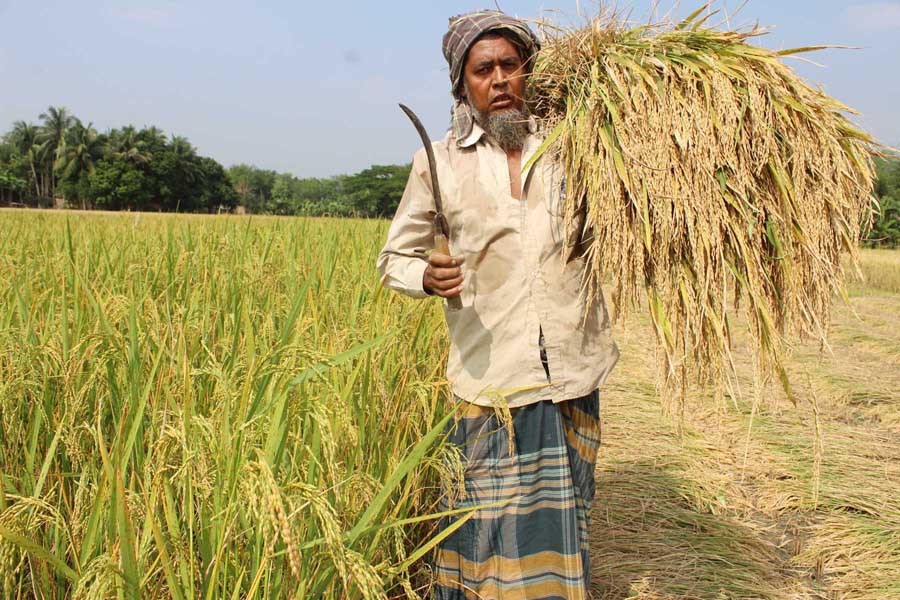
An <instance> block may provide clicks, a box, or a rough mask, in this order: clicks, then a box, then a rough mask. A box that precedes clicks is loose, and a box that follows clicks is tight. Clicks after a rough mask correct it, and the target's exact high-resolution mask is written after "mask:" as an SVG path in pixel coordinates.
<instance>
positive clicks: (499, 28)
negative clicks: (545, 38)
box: [443, 10, 541, 99]
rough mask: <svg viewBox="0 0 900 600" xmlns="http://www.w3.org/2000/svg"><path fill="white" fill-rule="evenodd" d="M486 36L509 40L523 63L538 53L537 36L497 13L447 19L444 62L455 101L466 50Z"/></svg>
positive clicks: (481, 11) (476, 12)
mask: <svg viewBox="0 0 900 600" xmlns="http://www.w3.org/2000/svg"><path fill="white" fill-rule="evenodd" d="M488 32H497V33H500V34H501V35H503V34H505V35H508V36H510V37H512V38H513V42H514V43H515V44H516V45H517V46H519V47H520V48H522V49H523V50H524V56H523V57H522V58H523V59H525V60H528V59H530V58H531V57H532V56H534V54H535V53H536V52H537V51H538V50H540V48H541V43H540V42H539V41H538V39H537V36H535V35H534V32H532V31H531V28H530V27H528V25H526V24H525V23H524V22H523V21H520V20H519V19H516V18H513V17H510V16H509V15H507V14H504V13H502V12H500V11H499V10H478V11H475V12H470V13H466V14H463V15H457V16H455V17H451V18H450V27H449V29H448V30H447V33H445V34H444V43H443V51H444V58H446V59H447V63H449V65H450V83H451V84H452V86H453V88H452V91H453V95H454V96H455V97H456V98H457V99H459V93H460V91H461V89H462V81H463V65H464V64H465V62H466V55H467V54H468V53H469V49H470V48H471V47H472V45H473V44H474V43H475V42H476V41H477V40H478V38H479V37H480V36H482V35H484V34H485V33H488Z"/></svg>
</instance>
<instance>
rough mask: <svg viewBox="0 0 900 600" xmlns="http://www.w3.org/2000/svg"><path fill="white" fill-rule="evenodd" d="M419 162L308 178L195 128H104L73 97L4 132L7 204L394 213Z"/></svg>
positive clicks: (2, 174) (1, 179) (2, 185)
mask: <svg viewBox="0 0 900 600" xmlns="http://www.w3.org/2000/svg"><path fill="white" fill-rule="evenodd" d="M409 169H410V167H409V165H406V166H397V165H384V166H382V165H374V166H372V167H370V168H368V169H365V170H364V171H361V172H359V173H356V174H354V175H339V176H336V177H330V178H322V179H319V178H298V177H295V176H293V175H290V174H288V173H276V172H275V171H270V170H265V169H259V168H257V167H254V166H251V165H237V166H233V167H231V168H229V169H227V170H226V169H225V168H224V167H222V165H221V164H219V163H218V162H216V161H215V160H213V159H212V158H208V157H205V156H200V155H198V154H197V151H196V149H195V148H194V147H193V146H192V145H191V143H190V142H189V141H188V139H187V138H185V137H182V136H177V135H172V136H170V137H167V136H166V135H165V134H164V133H163V131H162V130H161V129H159V128H158V127H154V126H150V127H144V128H141V129H138V128H136V127H134V126H132V125H127V126H125V127H121V128H117V129H111V130H109V131H107V132H104V133H100V132H98V131H97V130H96V128H94V126H93V124H91V123H88V124H85V123H84V122H83V121H82V120H81V119H79V118H78V117H76V116H75V115H73V114H72V113H71V112H69V111H68V110H67V109H66V108H63V107H54V106H51V107H49V108H48V109H47V110H46V111H45V112H43V113H41V114H40V115H39V116H38V122H36V123H32V122H26V121H17V122H16V123H14V124H13V126H12V128H11V129H10V130H9V131H8V132H6V134H5V135H3V136H2V137H0V205H25V206H39V207H51V206H57V207H60V206H65V207H69V208H83V209H92V208H93V209H104V210H144V211H148V210H149V211H167V212H168V211H173V212H174V211H178V212H222V211H232V210H235V209H236V208H238V207H240V210H242V211H243V212H249V213H255V214H277V215H311V216H317V215H332V216H364V217H390V216H392V215H393V214H394V211H395V210H396V208H397V205H398V204H399V202H400V196H401V195H402V194H403V189H404V186H405V185H406V179H407V177H408V175H409Z"/></svg>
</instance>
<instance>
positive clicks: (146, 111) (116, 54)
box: [0, 0, 900, 177]
mask: <svg viewBox="0 0 900 600" xmlns="http://www.w3.org/2000/svg"><path fill="white" fill-rule="evenodd" d="M498 1H499V5H500V7H501V8H503V10H505V11H506V12H508V13H512V14H517V15H519V16H522V17H530V18H538V17H540V16H541V15H544V16H550V17H554V18H556V19H557V20H559V19H560V18H562V19H564V20H565V19H567V20H569V21H570V22H571V21H572V20H573V19H575V18H577V12H578V10H579V5H578V4H577V3H576V2H575V1H574V0H557V1H556V2H555V3H551V2H549V1H548V0H544V1H543V2H535V1H511V0H510V1H506V0H498ZM650 4H651V2H650V0H641V1H638V0H634V1H632V2H623V1H620V2H618V4H617V6H618V7H619V8H623V9H630V10H631V11H632V16H633V18H635V19H645V18H646V15H647V14H648V7H649V6H650ZM699 4H700V2H699V0H698V1H697V2H689V1H684V2H682V8H681V9H680V13H681V14H682V15H683V14H686V13H687V12H690V10H691V9H693V8H694V7H696V6H699ZM740 4H741V2H738V1H737V0H729V1H726V2H723V3H720V6H722V7H724V8H725V9H727V10H734V9H736V8H737V7H738V6H739V5H740ZM661 5H662V10H661V11H660V12H665V10H667V9H668V8H671V7H672V6H673V2H671V1H668V2H667V1H666V0H662V2H661ZM493 6H494V0H487V1H483V2H473V1H468V0H466V1H459V2H441V3H436V2H435V3H429V2H421V1H412V0H401V1H390V2H360V1H354V0H344V1H342V2H328V1H321V0H320V1H317V2H302V1H300V2H264V1H259V2H232V1H229V0H224V1H207V0H194V1H191V2H149V1H130V2H129V1H119V2H112V1H105V2H104V1H92V0H83V1H81V2H71V1H65V2H62V1H58V2H57V1H49V0H29V1H23V0H0V131H6V130H8V129H9V127H10V126H11V124H12V123H13V122H14V121H16V120H20V119H23V120H31V121H35V120H37V116H38V114H39V113H40V112H42V111H43V110H44V109H46V107H47V106H48V105H50V104H53V105H56V106H59V105H61V106H66V107H67V108H69V109H70V110H71V111H73V112H74V113H75V114H76V115H77V116H79V117H80V118H82V119H83V120H84V121H92V122H93V123H94V125H95V126H96V127H97V128H98V129H100V130H106V129H108V128H110V127H117V126H121V125H124V124H128V123H132V124H135V125H138V126H140V125H145V124H147V125H150V124H152V125H157V126H158V127H161V128H162V129H163V130H165V131H166V132H168V133H175V134H178V135H184V136H187V137H188V138H189V139H190V140H191V142H193V143H194V145H195V146H197V149H198V150H199V152H201V153H202V154H204V155H208V156H212V157H213V158H215V159H217V160H219V161H220V162H222V163H223V164H225V165H226V166H228V165H232V164H236V163H240V162H246V163H252V164H256V165H257V166H260V167H264V168H269V169H275V170H278V171H286V172H291V173H294V174H296V175H298V176H317V177H321V176H329V175H335V174H339V173H349V172H355V171H358V170H361V169H363V168H365V167H367V166H369V165H371V164H393V163H404V162H407V161H408V160H409V159H410V157H411V155H412V153H413V152H414V151H415V149H416V147H417V146H418V145H419V142H418V139H417V137H416V134H415V131H414V130H413V129H412V127H411V125H410V124H409V122H408V121H407V120H406V117H405V116H404V115H403V114H402V113H401V112H400V110H399V109H398V108H397V102H404V103H406V104H408V105H409V106H411V107H412V108H413V109H414V110H415V111H416V112H418V113H419V115H420V116H421V117H422V119H423V121H424V122H425V124H426V126H427V127H428V129H429V131H431V133H432V135H433V136H435V137H439V136H441V135H442V134H443V132H444V130H445V129H446V126H447V123H448V114H449V106H450V95H449V84H448V81H447V67H446V63H445V62H444V59H443V56H442V55H441V51H440V41H441V36H442V35H443V33H444V31H445V29H446V25H447V18H448V17H449V16H450V15H453V14H457V13H460V12H465V11H468V10H472V9H475V8H483V7H493ZM548 8H552V9H558V10H560V11H562V16H560V15H558V14H556V13H548V12H547V11H546V9H548ZM580 9H581V11H582V12H585V13H588V14H590V13H591V12H595V11H596V4H595V3H592V2H589V1H583V2H581V3H580ZM554 15H555V16H554ZM754 21H758V22H759V23H760V24H762V25H768V26H773V27H774V30H773V32H772V33H771V34H770V35H768V36H766V37H765V38H763V39H762V40H761V41H760V43H762V44H764V45H766V46H769V47H773V48H786V47H794V46H805V45H814V44H841V45H848V46H858V47H860V49H857V50H829V51H825V52H821V53H818V54H817V55H815V56H814V58H815V60H816V61H817V62H819V63H821V64H822V65H824V66H823V67H816V66H813V65H810V64H807V63H803V62H799V61H794V62H792V64H794V65H796V68H797V70H798V71H800V72H801V73H802V74H803V76H804V77H806V78H807V79H809V80H810V81H812V82H814V83H818V84H821V85H823V86H824V88H825V90H826V91H827V92H828V93H830V94H832V95H834V96H836V97H837V98H839V99H841V100H842V101H844V102H845V103H847V104H849V105H850V106H853V107H854V108H856V109H858V110H859V111H860V112H861V113H862V115H863V116H862V117H861V118H860V119H859V122H860V123H861V124H862V126H863V127H864V128H865V129H866V130H868V131H870V132H871V133H873V134H875V135H876V136H877V137H878V138H879V139H881V140H882V141H883V142H885V143H887V144H891V145H894V146H898V145H900V77H898V76H897V73H898V72H900V0H886V1H868V0H861V1H856V0H850V1H847V0H844V1H838V0H818V1H814V0H750V2H749V4H748V5H747V6H746V7H745V8H744V9H743V11H742V12H741V13H740V14H739V15H738V16H737V17H735V18H733V19H732V20H731V24H732V25H733V26H739V25H749V24H751V23H753V22H754Z"/></svg>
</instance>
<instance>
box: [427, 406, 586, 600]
mask: <svg viewBox="0 0 900 600" xmlns="http://www.w3.org/2000/svg"><path fill="white" fill-rule="evenodd" d="M511 413H512V418H513V426H514V430H515V437H514V441H515V443H514V446H515V447H514V452H512V453H510V451H509V450H510V449H509V441H508V440H509V432H508V431H507V429H506V428H505V427H503V426H501V424H500V422H499V420H498V418H497V417H496V416H495V414H494V411H493V409H492V408H483V407H478V406H474V405H472V406H471V407H470V409H469V410H468V411H467V412H466V414H465V415H464V416H463V418H460V419H458V421H457V422H456V423H455V424H453V423H451V424H450V427H451V430H450V432H449V440H450V442H451V443H453V444H456V445H458V446H459V447H460V449H461V452H462V454H463V462H464V464H465V467H466V470H465V496H464V497H463V498H461V499H460V500H458V501H456V502H455V503H454V504H453V505H452V506H450V505H449V503H448V501H447V499H445V500H444V506H443V509H444V510H446V509H449V508H464V507H468V506H475V505H479V504H488V503H494V502H498V501H502V500H506V499H509V498H511V499H512V501H511V502H510V503H509V504H507V505H505V506H503V507H501V508H492V509H480V510H478V511H477V512H476V514H475V515H474V516H473V517H472V518H471V519H469V520H468V521H467V522H466V523H464V524H463V525H462V527H460V529H458V530H457V531H455V532H453V533H452V534H451V535H450V536H448V537H447V538H446V539H445V540H444V541H443V542H442V543H441V544H440V545H439V546H438V548H437V549H436V552H435V557H434V562H433V568H434V572H435V578H436V586H435V588H434V589H435V593H434V598H436V599H437V600H464V599H471V598H484V599H489V600H538V599H541V600H550V599H560V600H579V599H586V598H588V591H587V590H588V586H589V583H590V566H589V554H588V535H587V534H588V531H587V526H588V511H589V510H590V506H591V502H592V501H593V498H594V466H595V463H596V458H597V451H598V448H599V446H600V418H599V397H598V394H597V392H596V391H595V392H593V393H591V394H588V395H587V396H584V397H582V398H577V399H574V400H568V401H565V402H560V403H558V404H554V403H553V402H551V401H545V402H539V403H535V404H530V405H527V406H523V407H521V408H517V409H512V410H511ZM457 518H459V517H457V516H454V517H449V518H446V517H445V518H444V520H443V522H442V523H441V524H440V526H439V527H440V529H441V530H443V528H445V527H447V526H448V525H449V524H451V523H453V519H457Z"/></svg>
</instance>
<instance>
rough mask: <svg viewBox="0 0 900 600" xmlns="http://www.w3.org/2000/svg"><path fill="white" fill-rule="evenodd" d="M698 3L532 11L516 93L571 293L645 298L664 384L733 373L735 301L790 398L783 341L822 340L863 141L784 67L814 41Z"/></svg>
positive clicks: (619, 306) (849, 233)
mask: <svg viewBox="0 0 900 600" xmlns="http://www.w3.org/2000/svg"><path fill="white" fill-rule="evenodd" d="M710 7H711V5H705V6H704V7H703V8H702V9H701V10H698V11H697V12H695V13H694V14H693V15H691V16H689V17H688V18H687V19H685V20H684V21H682V22H680V23H677V24H668V25H667V24H650V25H645V26H641V27H632V26H629V25H628V24H627V23H626V22H625V21H624V20H623V19H621V18H619V17H618V16H617V15H614V14H610V13H603V14H601V15H600V16H599V17H597V18H595V19H593V20H592V21H591V22H590V23H589V24H588V25H587V26H585V27H582V28H578V29H570V30H566V29H558V28H552V27H550V26H544V27H543V33H544V37H545V42H544V47H543V48H542V50H541V51H540V52H539V54H538V56H537V58H536V61H535V64H534V68H533V73H532V76H531V77H530V85H531V86H532V88H533V89H532V94H531V97H532V98H533V107H532V108H533V111H534V113H535V114H536V115H538V116H539V118H540V120H541V123H542V127H543V129H544V131H545V132H546V133H547V137H548V139H550V140H552V143H551V144H548V145H547V146H546V147H545V148H544V150H543V151H544V152H549V153H551V154H553V155H555V157H556V158H558V160H559V162H560V163H561V165H562V167H563V169H564V171H565V177H566V179H565V190H566V207H565V217H566V220H567V222H568V223H569V224H570V226H572V227H575V228H576V232H577V233H580V234H581V235H582V237H583V238H584V239H585V240H586V241H587V247H586V250H585V253H584V256H583V260H584V261H585V262H586V264H587V266H588V269H586V273H587V277H586V280H585V282H584V286H583V289H584V293H585V295H586V296H587V298H588V299H589V300H596V299H597V295H598V294H599V293H600V292H599V290H600V287H599V285H596V284H597V283H598V282H599V281H601V280H603V281H609V282H610V284H611V286H612V294H611V306H612V310H613V316H614V318H620V317H622V316H623V315H625V314H627V313H629V312H631V311H634V310H636V309H637V307H638V306H639V305H640V304H641V303H644V305H645V307H646V308H645V310H646V311H647V312H648V313H649V314H650V316H651V318H652V322H653V324H654V328H655V333H656V337H657V339H658V342H659V344H660V346H661V348H662V350H663V352H662V353H661V354H662V360H661V361H660V365H661V375H662V377H661V383H662V388H663V390H664V391H665V392H666V394H665V395H666V396H667V397H670V398H677V397H678V396H679V395H680V394H682V390H683V389H684V380H685V379H691V380H695V381H710V380H715V381H719V382H722V381H724V380H725V379H726V378H727V377H730V376H729V375H728V374H727V373H726V372H725V371H729V370H730V371H731V372H732V373H733V364H732V357H731V339H732V335H733V331H732V329H733V324H732V322H731V320H730V319H729V309H728V307H729V305H732V304H733V305H734V307H735V308H738V307H740V306H743V313H744V315H745V316H746V322H747V328H748V331H749V332H750V335H751V339H752V345H753V347H754V348H755V349H756V359H755V360H756V362H757V368H758V369H759V371H760V373H761V374H762V375H763V376H764V378H765V379H766V380H768V379H771V378H777V379H778V380H779V381H780V382H781V384H782V386H783V387H784V389H785V391H786V392H787V393H788V395H789V396H792V393H791V389H790V383H789V381H788V378H787V375H786V372H785V370H784V366H783V365H784V360H785V356H786V354H787V353H788V352H789V350H790V342H791V340H792V339H793V337H795V336H797V337H806V336H809V337H812V338H814V339H819V340H822V341H823V342H824V341H825V340H826V334H827V331H828V325H829V317H830V310H831V302H832V297H833V296H835V295H844V283H843V280H844V276H845V274H846V273H845V268H844V267H842V264H841V257H842V256H843V255H847V256H848V257H849V263H848V264H849V266H850V269H851V270H852V271H854V272H858V271H859V269H858V252H857V243H858V241H859V240H860V239H861V237H862V235H863V234H864V232H865V230H866V228H867V227H868V226H869V224H870V221H871V216H872V213H873V210H874V208H875V206H876V205H875V198H874V195H873V180H874V166H873V161H872V153H873V152H877V151H878V150H879V145H878V144H877V143H876V142H875V140H874V139H873V138H872V137H870V136H869V135H868V134H866V133H864V132H863V131H861V130H860V129H858V128H857V127H856V126H855V125H854V124H853V123H852V122H851V121H850V120H849V119H848V117H847V116H846V115H847V113H848V112H852V111H850V109H849V108H848V107H846V106H845V105H843V104H842V103H840V102H839V101H837V100H835V99H834V98H831V97H830V96H828V95H827V94H825V93H824V92H823V91H821V90H819V89H816V88H813V87H812V86H810V85H809V84H807V83H806V82H804V81H803V80H802V79H801V78H800V77H799V76H798V75H797V74H796V73H794V72H793V71H792V70H791V69H790V68H789V67H788V66H786V65H785V63H784V60H783V59H784V58H785V57H788V56H793V55H795V54H799V53H803V52H808V51H810V50H815V49H816V48H799V49H792V50H783V51H780V52H776V51H772V50H767V49H764V48H761V47H758V46H755V45H753V44H752V43H751V42H752V41H753V39H754V38H756V37H758V36H760V35H762V34H764V33H765V30H763V29H761V28H759V27H754V28H752V29H749V30H746V31H729V30H722V29H714V28H711V27H709V26H708V25H707V24H706V21H707V19H708V16H701V15H704V14H706V13H708V12H709V9H710ZM581 219H583V225H581V222H582V221H581ZM579 226H580V229H577V228H578V227H579Z"/></svg>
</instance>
